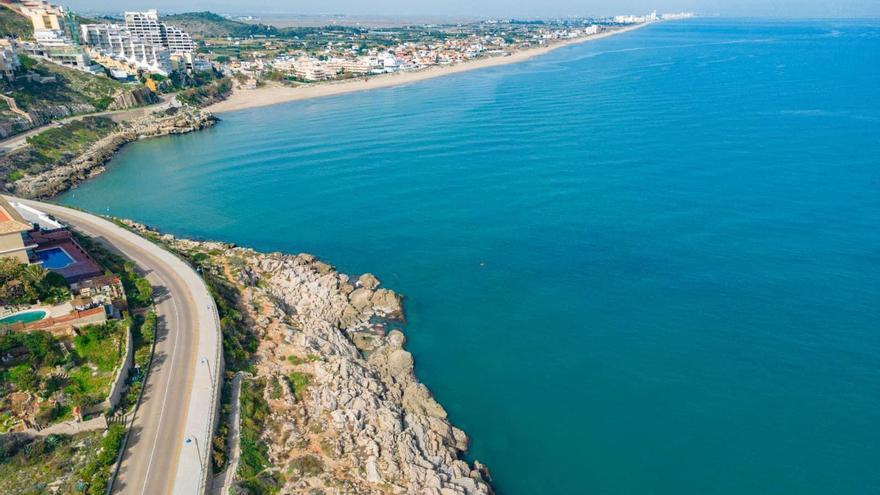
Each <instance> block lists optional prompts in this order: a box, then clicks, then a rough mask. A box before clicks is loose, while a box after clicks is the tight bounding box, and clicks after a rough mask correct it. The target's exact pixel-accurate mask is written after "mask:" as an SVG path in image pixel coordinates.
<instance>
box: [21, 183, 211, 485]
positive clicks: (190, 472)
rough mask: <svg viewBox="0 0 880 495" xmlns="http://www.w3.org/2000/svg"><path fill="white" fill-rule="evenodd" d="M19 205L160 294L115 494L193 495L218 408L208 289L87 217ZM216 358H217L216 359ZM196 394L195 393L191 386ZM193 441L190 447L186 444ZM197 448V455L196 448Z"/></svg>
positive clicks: (179, 264)
mask: <svg viewBox="0 0 880 495" xmlns="http://www.w3.org/2000/svg"><path fill="white" fill-rule="evenodd" d="M8 199H10V200H13V201H20V202H23V203H25V204H27V205H29V206H32V207H34V208H37V209H39V210H42V211H44V212H46V213H49V214H51V215H53V216H55V218H57V219H59V220H61V221H62V222H65V223H67V224H69V225H71V226H72V227H73V228H74V229H76V230H77V231H79V232H82V233H83V234H86V235H88V236H91V237H94V238H96V239H97V240H99V241H100V242H102V243H104V244H106V245H108V246H110V247H111V248H113V249H115V250H117V251H119V252H121V253H122V254H123V255H124V256H125V257H126V258H128V259H130V260H131V261H133V262H134V263H135V264H137V266H138V267H139V268H140V269H141V270H142V271H143V272H144V273H145V274H146V277H147V279H148V280H149V281H150V283H151V284H152V285H153V287H154V288H155V291H156V298H155V299H156V311H157V314H158V316H159V323H160V325H159V327H160V328H159V330H158V332H157V338H158V339H157V342H156V353H155V356H154V361H153V367H152V370H151V372H150V375H149V378H148V381H147V384H146V388H145V392H144V400H143V402H142V403H141V406H140V408H139V409H138V411H137V415H136V418H135V420H134V423H133V426H132V432H131V435H130V437H129V441H128V446H127V448H126V452H125V454H124V456H123V461H122V465H121V469H120V472H119V476H118V478H117V480H116V483H115V484H114V486H113V492H114V493H124V494H133V495H153V494H168V493H175V494H176V493H181V494H195V493H197V492H198V491H199V482H200V477H199V476H198V474H199V473H202V474H203V475H207V474H206V473H205V472H204V471H203V470H204V469H205V468H206V466H207V463H206V461H207V460H208V459H209V457H210V456H209V455H206V454H209V453H210V452H205V451H203V450H201V449H202V448H204V447H209V446H210V441H211V433H212V428H209V427H208V426H209V425H210V424H211V423H212V422H213V417H214V416H213V414H214V411H215V407H216V388H214V387H213V385H214V384H216V383H217V375H216V373H220V372H222V363H217V361H216V357H218V356H219V345H220V339H219V335H220V334H219V332H220V329H219V322H218V319H217V317H216V309H215V308H214V305H213V300H212V299H211V296H210V294H209V292H208V289H207V287H206V286H205V284H204V282H203V281H202V279H201V277H199V276H198V275H197V274H196V273H195V272H194V271H193V270H192V269H191V268H190V267H189V266H187V265H186V264H185V263H184V262H183V261H181V260H180V259H178V258H177V257H175V256H174V255H172V254H170V253H168V252H167V251H165V250H163V249H161V248H159V247H158V246H156V245H155V244H153V243H152V242H150V241H148V240H146V239H144V238H142V237H140V236H137V235H135V234H133V233H131V232H129V231H127V230H125V229H122V228H120V227H118V226H117V225H115V224H113V223H111V222H108V221H106V220H103V219H101V218H98V217H96V216H93V215H90V214H88V213H84V212H80V211H77V210H72V209H69V208H64V207H60V206H57V205H52V204H47V203H42V202H36V201H26V200H21V199H17V198H8ZM212 352H213V354H212ZM194 385H195V386H196V388H195V389H193V386H194ZM187 440H188V441H187ZM196 445H197V446H198V447H196Z"/></svg>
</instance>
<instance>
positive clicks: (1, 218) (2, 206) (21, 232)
mask: <svg viewBox="0 0 880 495" xmlns="http://www.w3.org/2000/svg"><path fill="white" fill-rule="evenodd" d="M33 228H34V226H33V224H31V223H28V221H27V220H25V219H24V217H22V216H21V214H20V213H19V212H18V210H16V209H15V208H13V207H12V205H10V204H9V202H8V201H6V200H5V199H3V198H2V197H0V257H9V258H15V259H17V260H18V261H20V262H22V263H31V262H32V260H33V259H34V258H33V257H32V252H33V249H34V248H36V247H37V245H36V244H34V243H33V241H32V240H31V239H30V238H29V237H28V236H27V233H28V232H29V231H31V230H33Z"/></svg>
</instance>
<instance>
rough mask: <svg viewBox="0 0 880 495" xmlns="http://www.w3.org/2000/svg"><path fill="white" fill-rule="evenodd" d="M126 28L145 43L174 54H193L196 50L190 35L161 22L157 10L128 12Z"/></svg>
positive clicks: (126, 14)
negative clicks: (160, 47)
mask: <svg viewBox="0 0 880 495" xmlns="http://www.w3.org/2000/svg"><path fill="white" fill-rule="evenodd" d="M125 26H126V27H127V28H128V29H130V30H131V33H132V34H133V35H135V36H136V37H137V38H139V39H141V40H142V41H144V42H145V43H152V44H154V45H157V46H162V47H164V48H167V49H169V50H170V51H171V53H172V54H182V53H191V52H192V51H193V50H195V43H193V40H192V38H191V37H190V35H189V34H188V33H186V32H184V31H181V30H180V29H177V28H176V27H174V26H169V25H167V24H165V23H164V22H160V21H159V13H158V12H157V11H156V10H155V9H151V10H147V11H145V12H126V13H125Z"/></svg>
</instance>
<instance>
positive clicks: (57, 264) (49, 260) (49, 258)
mask: <svg viewBox="0 0 880 495" xmlns="http://www.w3.org/2000/svg"><path fill="white" fill-rule="evenodd" d="M37 257H38V258H40V261H42V262H43V267H44V268H48V269H50V270H59V269H61V268H65V267H67V266H70V265H72V264H73V263H74V259H73V258H71V257H70V255H69V254H67V253H66V252H65V251H64V250H63V249H61V248H57V247H56V248H50V249H45V250H43V251H37Z"/></svg>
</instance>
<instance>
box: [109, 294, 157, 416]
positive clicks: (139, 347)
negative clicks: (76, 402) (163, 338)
mask: <svg viewBox="0 0 880 495" xmlns="http://www.w3.org/2000/svg"><path fill="white" fill-rule="evenodd" d="M157 324H158V319H157V317H156V313H154V312H152V311H150V312H149V313H147V315H146V316H144V315H142V314H136V315H134V319H133V325H132V328H131V338H132V350H133V352H134V368H135V371H133V372H132V373H131V374H130V375H129V377H128V389H126V391H125V394H124V395H123V396H122V399H121V400H120V401H119V404H118V405H117V409H118V410H121V411H123V412H127V411H130V410H131V408H132V407H134V405H135V404H136V403H137V401H138V398H139V397H140V394H141V390H142V389H143V386H144V381H146V378H147V374H148V373H149V369H150V364H151V360H152V357H153V340H154V339H155V338H156V326H157Z"/></svg>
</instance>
